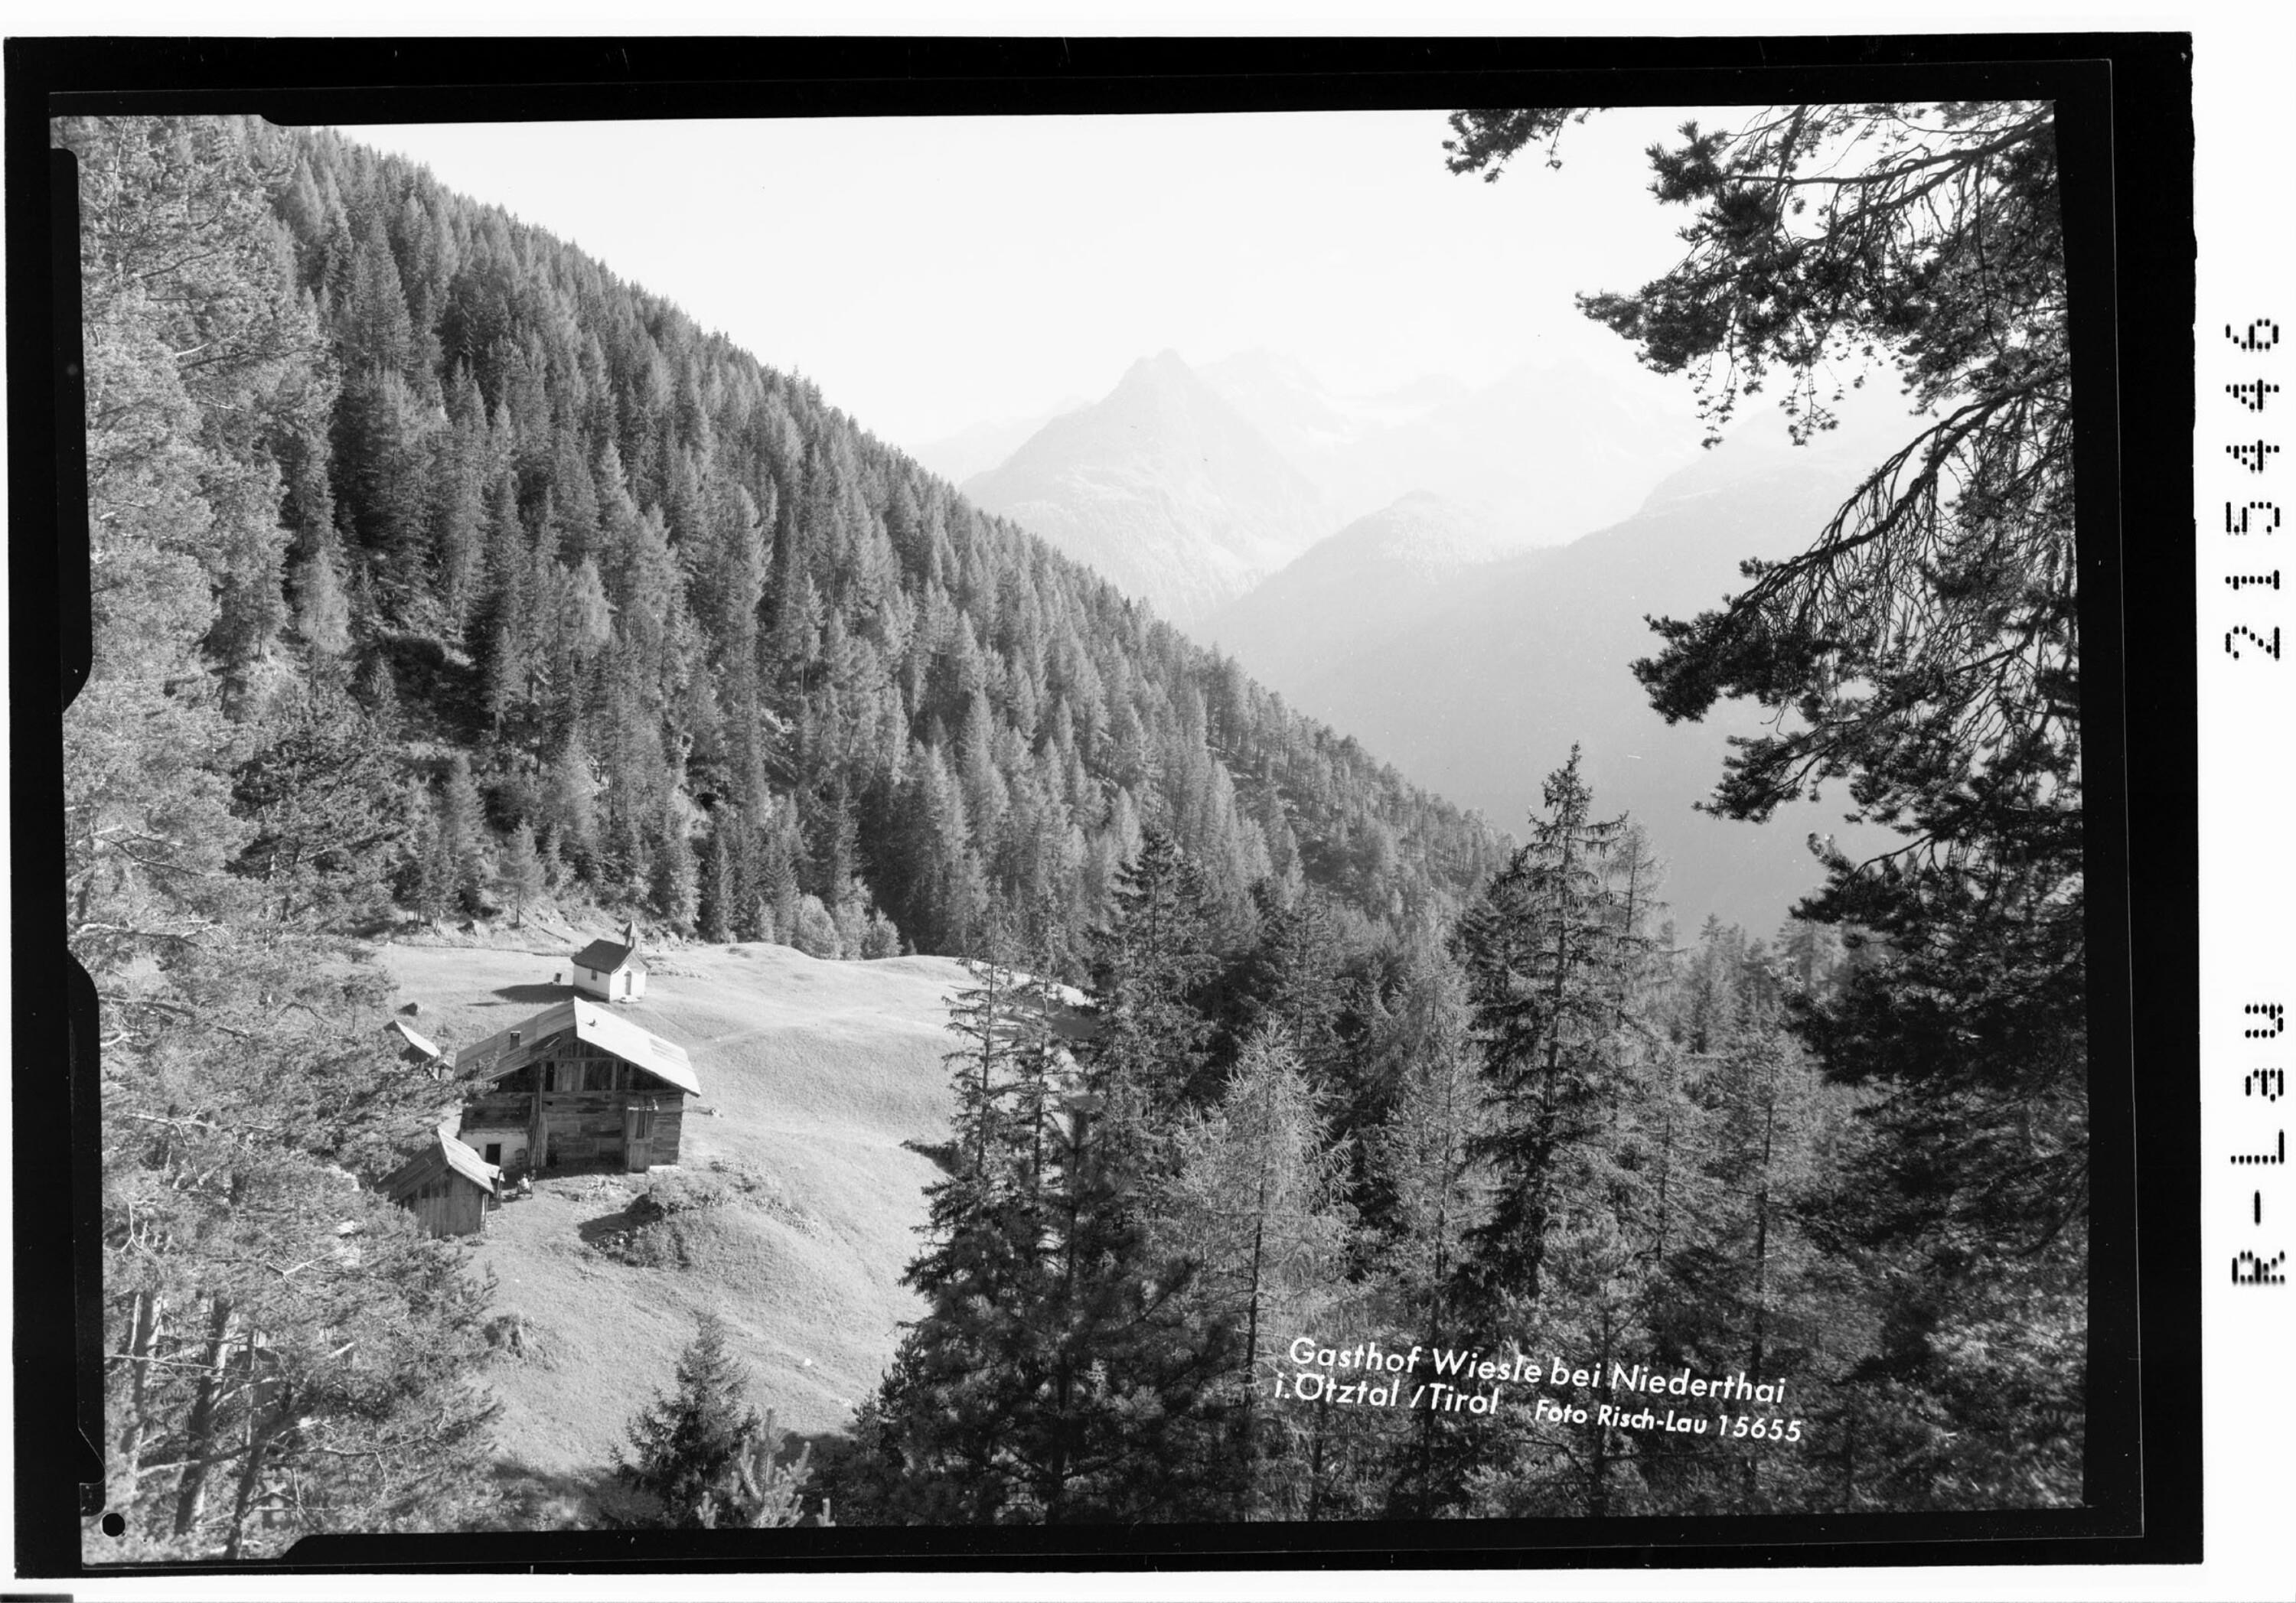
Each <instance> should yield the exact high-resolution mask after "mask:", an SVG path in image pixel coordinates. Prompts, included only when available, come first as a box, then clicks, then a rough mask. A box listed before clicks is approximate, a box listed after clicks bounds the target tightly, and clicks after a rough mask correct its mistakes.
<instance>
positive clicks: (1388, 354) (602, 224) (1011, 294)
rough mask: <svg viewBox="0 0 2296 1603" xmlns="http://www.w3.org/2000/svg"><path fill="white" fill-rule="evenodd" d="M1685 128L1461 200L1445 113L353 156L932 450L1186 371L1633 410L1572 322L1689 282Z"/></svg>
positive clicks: (1166, 119) (749, 129)
mask: <svg viewBox="0 0 2296 1603" xmlns="http://www.w3.org/2000/svg"><path fill="white" fill-rule="evenodd" d="M1685 115H1686V113H1685V112H1683V111H1681V110H1626V111H1611V112H1604V113H1600V114H1598V115H1597V116H1595V118H1594V119H1591V120H1590V121H1589V122H1588V123H1587V125H1585V126H1584V127H1578V128H1574V129H1572V130H1571V131H1570V135H1569V137H1568V140H1567V143H1566V144H1565V147H1564V151H1563V154H1564V157H1565V165H1564V166H1563V167H1562V169H1561V170H1559V171H1557V170H1550V169H1548V168H1546V166H1545V165H1544V163H1543V162H1542V161H1541V160H1540V159H1538V158H1537V157H1536V156H1533V157H1531V158H1529V159H1522V160H1519V162H1518V164H1517V165H1516V167H1515V168H1512V169H1510V170H1509V172H1508V173H1507V174H1506V175H1505V176H1504V177H1502V178H1501V179H1500V181H1499V182H1498V183H1497V184H1485V183H1483V182H1482V181H1481V180H1480V179H1479V178H1472V177H1457V176H1453V175H1451V174H1450V173H1448V172H1447V171H1445V170H1444V166H1443V157H1444V152H1443V149H1442V141H1443V139H1444V137H1445V135H1446V133H1447V129H1446V127H1445V115H1444V113H1442V112H1440V111H1382V112H1328V113H1324V112H1317V113H1306V114H1300V113H1244V114H1223V115H1217V116H1158V117H1115V116H1111V117H1040V118H1026V117H976V118H931V119H925V118H877V119H860V118H856V119H788V120H758V121H742V122H664V123H635V122H624V123H554V124H545V123H496V124H457V125H447V124H434V125H398V126H387V127H348V128H345V129H344V130H343V131H344V132H345V133H346V134H347V135H349V136H350V137H352V138H355V139H357V140H359V141H361V142H363V143H368V144H372V145H375V146H378V147H380V148H381V149H384V150H388V151H399V152H403V153H404V154H406V155H407V156H409V157H411V158H413V159H415V160H417V161H419V162H422V163H423V164H425V165H427V166H428V167H429V168H430V169H431V171H432V172H433V173H434V174H435V175H437V176H438V177H439V181H440V182H442V183H443V184H447V186H449V187H450V188H453V189H456V190H459V191H461V192H463V193H465V194H468V195H471V196H472V197H474V198H476V199H479V200H486V201H490V202H494V203H496V204H498V205H501V206H503V207H504V208H505V209H508V210H510V211H512V212H513V213H515V214H516V215H517V216H518V217H521V218H522V219H524V220H525V221H528V222H529V223H533V224H536V225H539V226H541V227H543V228H545V229H547V230H549V231H550V232H551V233H554V234H557V235H559V236H560V237H562V238H565V239H568V240H571V241H575V242H576V243H578V244H579V245H580V246H581V247H582V248H583V249H585V250H586V251H588V252H590V253H591V254H592V255H594V256H595V257H597V258H600V259H601V260H603V262H604V263H605V264H606V266H608V267H609V268H611V270H612V271H614V272H615V273H616V274H619V275H620V276H622V277H623V278H625V279H627V280H630V281H632V282H635V283H638V284H640V285H642V286H644V288H646V289H648V290H653V291H654V292H656V293H658V294H660V295H663V296H665V297H667V298H668V299H670V300H672V301H674V302H676V304H677V305H678V306H680V307H683V308H684V309H685V311H687V312H688V313H690V314H692V315H693V317H694V318H695V319H696V320H697V321H699V322H700V323H701V324H702V325H703V326H704V327H705V328H709V329H713V330H722V331H725V332H726V334H727V335H729V336H730V337H731V338H732V339H734V341H735V342H736V343H737V344H739V345H741V346H742V347H744V348H747V349H749V350H750V351H751V352H752V353H754V354H755V355H756V356H758V358H759V359H760V360H762V361H764V362H766V363H767V364H769V365H771V366H774V367H777V368H781V369H783V370H784V371H788V370H796V371H799V372H804V373H805V374H806V375H808V377H810V378H812V379H814V380H816V382H818V383H819V384H820V386H821V388H822V392H823V394H824V397H826V398H827V399H828V400H829V401H830V402H831V404H832V405H837V406H840V407H842V408H843V409H844V410H845V411H846V412H848V413H850V414H851V415H852V416H853V417H855V418H856V419H857V420H858V421H860V422H861V424H862V425H863V426H864V427H865V428H868V429H871V430H873V432H875V433H877V434H878V435H879V436H880V437H881V438H886V439H889V440H890V441H892V442H893V443H895V444H898V445H915V444H919V443H922V442H925V441H929V440H932V439H935V438H941V437H944V436H947V435H949V434H953V433H955V432H956V431H957V430H958V429H963V428H964V427H966V426H967V425H969V424H971V423H974V422H978V421H986V420H995V419H1002V418H1007V417H1013V416H1018V415H1023V414H1027V413H1034V412H1037V411H1042V410H1045V409H1046V408H1049V407H1050V406H1052V405H1054V404H1055V403H1056V402H1059V401H1061V400H1062V399H1063V398H1066V397H1086V398H1096V397H1099V396H1100V395H1102V394H1103V393H1105V392H1106V391H1107V390H1108V389H1109V388H1110V387H1111V386H1112V385H1113V384H1114V383H1115V381H1116V380H1117V379H1118V378H1119V377H1120V376H1121V375H1122V373H1123V372H1124V370H1125V369H1126V368H1127V367H1128V366H1129V365H1130V364H1132V363H1133V362H1134V361H1135V360H1136V359H1137V358H1139V357H1141V356H1149V355H1153V354H1154V353H1156V352H1158V351H1160V350H1163V349H1166V348H1172V349H1177V351H1179V353H1180V354H1181V355H1182V356H1184V357H1185V358H1186V359H1187V360H1189V361H1190V362H1192V363H1203V362H1209V361H1214V360H1217V359H1218V358H1219V357H1222V356H1228V355H1231V354H1233V353H1234V352H1237V351H1240V350H1247V349H1251V348H1257V347H1266V348H1270V349H1274V350H1277V351H1282V352H1285V353H1287V354H1289V355H1292V356H1296V357H1298V358H1299V359H1300V360H1301V361H1303V362H1304V363H1306V364H1308V367H1309V368H1311V369H1312V370H1314V371H1315V372H1317V373H1319V374H1320V375H1322V376H1323V377H1324V378H1325V379H1326V380H1329V381H1331V382H1333V383H1334V384H1336V385H1339V386H1340V387H1341V388H1347V389H1354V390H1367V389H1373V388H1381V387H1385V386H1389V385H1393V384H1398V383H1401V382H1404V381H1406V380H1411V379H1415V378H1418V377H1420V376H1422V375H1424V374H1429V373H1443V374H1449V375H1453V376H1456V377H1458V378H1461V379H1464V380H1469V381H1471V382H1473V381H1481V380H1489V379H1492V378H1495V377H1497V375H1498V374H1500V373H1501V372H1505V371H1506V370H1508V369H1510V368H1512V367H1514V366H1516V365H1518V364H1521V363H1523V362H1526V361H1530V362H1546V361H1551V360H1558V359H1562V358H1565V357H1569V356H1578V357H1580V358H1582V359H1585V360H1587V361H1589V362H1591V363H1594V364H1598V365H1599V366H1601V367H1603V368H1605V369H1609V370H1611V371H1615V372H1620V373H1621V374H1622V375H1623V376H1625V378H1626V379H1627V381H1628V382H1636V381H1637V380H1638V378H1639V375H1638V374H1637V372H1636V370H1635V369H1634V368H1633V365H1632V364H1631V361H1630V359H1629V358H1628V354H1627V349H1626V347H1625V343H1624V342H1623V341H1621V340H1620V339H1618V338H1617V337H1616V336H1614V335H1612V334H1611V333H1609V332H1608V331H1605V330H1603V329H1601V328H1599V327H1597V326H1596V325H1595V324H1594V323H1589V322H1587V319H1585V318H1584V317H1582V316H1581V315H1579V313H1578V312H1577V310H1576V309H1575V307H1573V306H1572V304H1571V295H1572V293H1573V292H1574V291H1577V290H1606V289H1631V288H1634V287H1636V286H1638V285H1639V284H1641V283H1642V282H1644V281H1645V280H1647V279H1649V278H1651V277H1652V276H1654V275H1656V274H1658V273H1660V272H1661V271H1663V270H1664V269H1665V268H1666V267H1667V266H1669V264H1670V263H1671V262H1672V261H1673V260H1674V259H1675V258H1676V257H1677V255H1678V253H1679V250H1680V242H1679V241H1677V239H1676V238H1675V237H1674V230H1675V229H1677V228H1678V227H1679V226H1681V225H1682V223H1683V222H1684V221H1685V214H1684V213H1683V212H1682V211H1681V209H1678V208H1662V207H1661V206H1660V205H1659V204H1658V203H1657V202H1656V200H1653V199H1652V197H1651V195H1650V194H1649V193H1648V192H1647V190H1646V185H1647V183H1648V173H1647V169H1646V166H1645V163H1644V159H1643V156H1642V151H1643V148H1644V146H1646V145H1647V144H1648V143H1651V141H1652V140H1653V139H1655V138H1659V137H1661V136H1663V135H1666V134H1668V133H1669V131H1670V130H1671V129H1672V128H1673V127H1675V126H1676V125H1677V124H1678V123H1680V122H1681V121H1682V120H1683V119H1684V118H1685ZM1729 115H1730V113H1728V112H1723V113H1720V114H1719V116H1720V117H1722V118H1726V117H1728V116H1729ZM1707 120H1716V119H1715V118H1713V117H1710V118H1708V119H1707ZM1646 381H1647V382H1650V383H1652V384H1664V385H1665V386H1667V388H1668V393H1669V394H1671V395H1673V396H1675V397H1677V398H1678V399H1679V400H1680V402H1681V404H1682V405H1684V406H1685V409H1686V408H1687V407H1688V405H1689V404H1690V402H1689V395H1688V388H1687V385H1686V383H1685V381H1683V380H1679V379H1677V380H1657V379H1648V380H1646Z"/></svg>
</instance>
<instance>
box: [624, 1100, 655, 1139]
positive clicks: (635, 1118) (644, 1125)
mask: <svg viewBox="0 0 2296 1603" xmlns="http://www.w3.org/2000/svg"><path fill="white" fill-rule="evenodd" d="M652 1134H653V1114H652V1110H650V1109H648V1108H639V1109H638V1110H637V1111H636V1112H635V1113H634V1114H632V1115H631V1116H630V1139H631V1140H632V1141H644V1140H645V1139H647V1138H648V1137H649V1136H651V1135H652Z"/></svg>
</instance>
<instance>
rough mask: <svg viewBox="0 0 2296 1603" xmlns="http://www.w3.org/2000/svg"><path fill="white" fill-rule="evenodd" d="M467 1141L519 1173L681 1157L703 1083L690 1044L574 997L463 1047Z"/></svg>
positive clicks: (629, 1167)
mask: <svg viewBox="0 0 2296 1603" xmlns="http://www.w3.org/2000/svg"><path fill="white" fill-rule="evenodd" d="M455 1073H456V1074H457V1075H476V1076H477V1077H479V1078H480V1079H482V1080H483V1081H485V1084H482V1085H480V1086H477V1087H474V1088H473V1089H472V1090H471V1091H470V1092H467V1093H465V1096H464V1099H463V1122H462V1139H463V1144H465V1145H466V1146H469V1147H471V1148H472V1149H475V1150H476V1151H478V1152H479V1153H480V1156H482V1157H484V1159H485V1160H486V1161H487V1162H488V1163H491V1164H499V1165H502V1166H503V1167H504V1168H505V1169H508V1170H510V1171H512V1173H513V1174H518V1173H524V1174H544V1173H546V1172H548V1171H550V1170H553V1169H578V1168H604V1169H615V1170H624V1171H627V1172H629V1173H631V1174H638V1173H643V1172H644V1170H646V1169H649V1168H654V1167H657V1166H660V1165H666V1164H674V1163H676V1161H677V1145H678V1137H679V1134H680V1133H681V1127H682V1125H683V1124H684V1120H685V1099H686V1098H687V1097H689V1096H698V1095H699V1094H701V1081H700V1080H699V1079H697V1078H696V1077H695V1075H694V1073H693V1062H692V1061H691V1059H688V1058H687V1057H686V1055H685V1048H684V1047H681V1046H675V1045H672V1044H671V1043H669V1042H667V1041H664V1040H663V1039H662V1038H661V1037H660V1036H659V1035H653V1034H652V1033H651V1032H649V1031H647V1030H645V1029H644V1028H643V1027H641V1026H638V1025H635V1024H633V1023H631V1022H630V1021H629V1020H628V1019H627V1018H616V1017H615V1016H614V1015H613V1014H611V1013H609V1012H608V1011H606V1010H605V1009H603V1008H602V1007H600V1006H598V1005H597V1004H596V1003H594V1002H586V1001H584V1000H583V999H582V998H580V997H578V996H577V997H570V998H569V999H568V1000H566V1001H564V1002H560V1003H559V1004H558V1005H557V1006H555V1007H553V1008H550V1009H547V1010H545V1011H543V1012H540V1013H537V1014H536V1015H535V1016H534V1017H533V1018H529V1019H528V1020H527V1021H526V1022H525V1023H524V1024H521V1025H519V1026H516V1027H514V1028H512V1029H507V1030H504V1031H503V1032H502V1033H501V1034H500V1035H490V1036H488V1038H487V1039H486V1040H484V1041H481V1042H480V1043H477V1044H476V1045H474V1046H466V1047H464V1048H463V1050H462V1051H459V1052H457V1053H455Z"/></svg>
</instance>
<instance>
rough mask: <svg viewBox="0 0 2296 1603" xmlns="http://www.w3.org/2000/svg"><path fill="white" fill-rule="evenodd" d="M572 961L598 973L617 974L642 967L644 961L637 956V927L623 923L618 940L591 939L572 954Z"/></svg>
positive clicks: (580, 966)
mask: <svg viewBox="0 0 2296 1603" xmlns="http://www.w3.org/2000/svg"><path fill="white" fill-rule="evenodd" d="M574 961H575V964H576V966H578V967H579V968H584V969H591V970H593V971H594V972H596V973H599V974H619V973H620V972H621V971H622V970H623V969H643V968H644V967H645V964H644V961H641V960H640V959H639V957H638V932H637V927H636V926H635V925H634V924H625V925H623V926H622V938H621V939H620V940H619V941H617V940H609V939H605V938H603V937H602V938H600V939H598V940H594V941H592V942H591V943H590V944H589V945H586V946H585V947H583V948H582V950H581V951H579V952H578V953H575V954H574Z"/></svg>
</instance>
